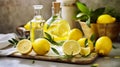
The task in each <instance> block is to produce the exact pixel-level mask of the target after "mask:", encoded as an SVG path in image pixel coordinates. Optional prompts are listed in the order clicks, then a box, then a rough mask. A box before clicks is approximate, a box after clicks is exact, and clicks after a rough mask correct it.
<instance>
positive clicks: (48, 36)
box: [45, 32, 52, 40]
mask: <svg viewBox="0 0 120 67" xmlns="http://www.w3.org/2000/svg"><path fill="white" fill-rule="evenodd" d="M45 35H46V37H47V38H48V39H50V40H51V39H52V37H51V35H50V34H48V33H47V32H45Z"/></svg>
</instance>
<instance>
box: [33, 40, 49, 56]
mask: <svg viewBox="0 0 120 67" xmlns="http://www.w3.org/2000/svg"><path fill="white" fill-rule="evenodd" d="M33 50H34V51H35V52H36V53H37V54H38V55H45V54H46V53H48V52H49V50H50V43H49V41H48V40H46V39H44V38H38V39H36V40H35V41H34V42H33Z"/></svg>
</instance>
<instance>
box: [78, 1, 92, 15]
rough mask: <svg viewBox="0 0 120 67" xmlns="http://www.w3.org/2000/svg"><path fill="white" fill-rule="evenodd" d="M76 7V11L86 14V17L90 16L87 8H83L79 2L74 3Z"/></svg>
mask: <svg viewBox="0 0 120 67" xmlns="http://www.w3.org/2000/svg"><path fill="white" fill-rule="evenodd" d="M76 5H77V7H78V9H79V10H80V11H81V12H82V13H85V14H87V15H89V14H90V11H89V9H88V7H87V6H85V5H84V4H83V3H81V2H76Z"/></svg>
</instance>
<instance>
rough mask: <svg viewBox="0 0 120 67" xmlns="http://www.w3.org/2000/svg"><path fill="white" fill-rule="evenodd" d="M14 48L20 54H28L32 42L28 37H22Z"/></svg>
mask: <svg viewBox="0 0 120 67" xmlns="http://www.w3.org/2000/svg"><path fill="white" fill-rule="evenodd" d="M16 48H17V50H18V52H20V53H21V54H28V53H30V52H31V51H32V43H31V41H30V40H28V39H23V40H20V41H19V42H18V44H17V46H16Z"/></svg>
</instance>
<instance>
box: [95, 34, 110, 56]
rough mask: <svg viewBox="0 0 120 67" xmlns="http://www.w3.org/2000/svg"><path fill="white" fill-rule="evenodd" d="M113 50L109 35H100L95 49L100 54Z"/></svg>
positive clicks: (106, 53)
mask: <svg viewBox="0 0 120 67" xmlns="http://www.w3.org/2000/svg"><path fill="white" fill-rule="evenodd" d="M111 50H112V41H111V39H110V38H109V37H107V36H102V37H100V38H99V39H98V40H97V41H96V44H95V51H96V52H97V53H99V54H100V55H103V56H105V55H108V54H109V53H110V51H111Z"/></svg>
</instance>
